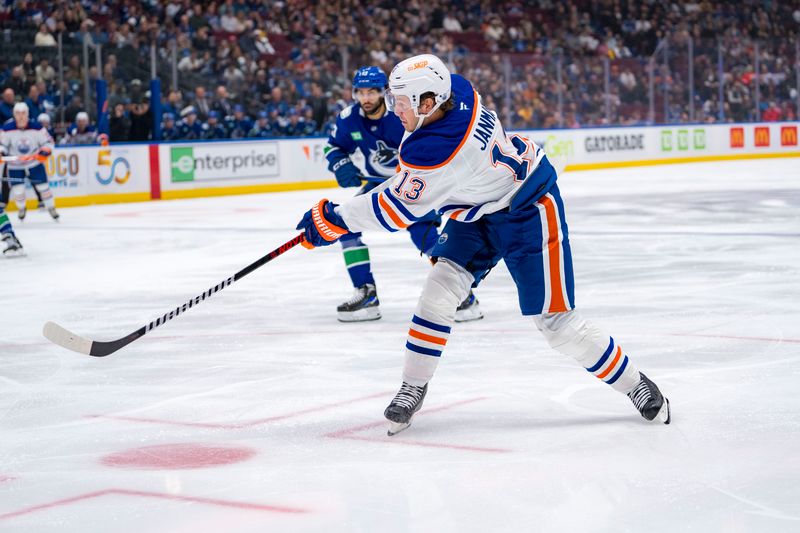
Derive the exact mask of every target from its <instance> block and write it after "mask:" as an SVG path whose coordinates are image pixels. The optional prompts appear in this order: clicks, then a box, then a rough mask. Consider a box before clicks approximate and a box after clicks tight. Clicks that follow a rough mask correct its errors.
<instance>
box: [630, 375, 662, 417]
mask: <svg viewBox="0 0 800 533" xmlns="http://www.w3.org/2000/svg"><path fill="white" fill-rule="evenodd" d="M639 376H640V380H639V384H638V385H636V387H635V388H634V389H633V390H632V391H630V392H629V393H628V398H630V399H631V401H632V402H633V405H635V406H636V408H637V409H638V410H639V412H640V413H642V416H643V417H644V418H645V419H647V420H658V421H660V422H663V423H665V424H669V423H670V420H671V416H670V412H669V400H668V399H667V398H666V397H665V396H663V395H662V394H661V391H660V390H658V387H657V386H656V384H655V383H653V382H652V381H650V380H649V379H648V378H647V376H645V375H644V374H643V373H641V372H639Z"/></svg>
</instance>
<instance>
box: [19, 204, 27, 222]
mask: <svg viewBox="0 0 800 533" xmlns="http://www.w3.org/2000/svg"><path fill="white" fill-rule="evenodd" d="M27 214H28V208H27V207H24V206H23V207H20V208H19V211H18V212H17V216H18V217H19V221H20V222H22V221H23V220H25V215H27Z"/></svg>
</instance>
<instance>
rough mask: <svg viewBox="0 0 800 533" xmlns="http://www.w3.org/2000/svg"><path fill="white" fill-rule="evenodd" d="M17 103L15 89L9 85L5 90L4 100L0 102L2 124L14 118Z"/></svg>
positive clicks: (0, 123)
mask: <svg viewBox="0 0 800 533" xmlns="http://www.w3.org/2000/svg"><path fill="white" fill-rule="evenodd" d="M15 103H17V102H16V97H15V95H14V89H12V88H11V87H9V88H8V89H6V90H5V91H3V101H2V102H0V126H2V125H3V124H5V122H6V121H7V120H10V119H12V118H14V104H15Z"/></svg>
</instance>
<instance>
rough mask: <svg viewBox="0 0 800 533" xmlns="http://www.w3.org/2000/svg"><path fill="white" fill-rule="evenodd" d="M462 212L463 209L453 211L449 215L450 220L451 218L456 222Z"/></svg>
mask: <svg viewBox="0 0 800 533" xmlns="http://www.w3.org/2000/svg"><path fill="white" fill-rule="evenodd" d="M463 212H464V210H463V209H457V210H455V211H453V212H452V213H450V218H452V219H453V220H456V217H457V216H458V215H460V214H461V213H463Z"/></svg>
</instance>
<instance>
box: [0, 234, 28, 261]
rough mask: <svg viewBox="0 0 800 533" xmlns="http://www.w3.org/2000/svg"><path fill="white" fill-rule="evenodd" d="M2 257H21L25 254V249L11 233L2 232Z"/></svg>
mask: <svg viewBox="0 0 800 533" xmlns="http://www.w3.org/2000/svg"><path fill="white" fill-rule="evenodd" d="M2 243H3V245H4V246H3V257H22V256H23V255H25V250H23V248H22V244H21V243H20V242H19V239H17V237H16V236H15V235H14V234H13V233H3V237H2Z"/></svg>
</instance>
